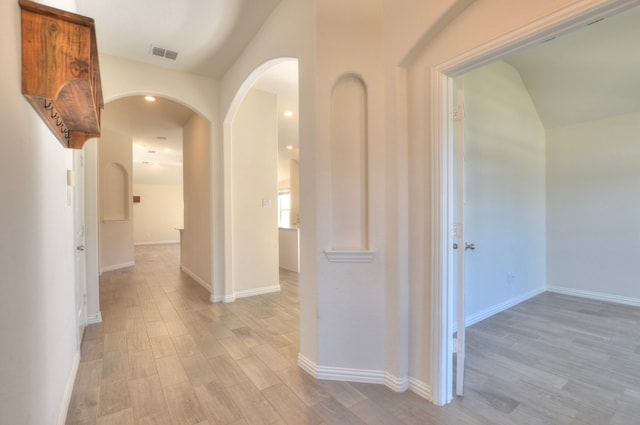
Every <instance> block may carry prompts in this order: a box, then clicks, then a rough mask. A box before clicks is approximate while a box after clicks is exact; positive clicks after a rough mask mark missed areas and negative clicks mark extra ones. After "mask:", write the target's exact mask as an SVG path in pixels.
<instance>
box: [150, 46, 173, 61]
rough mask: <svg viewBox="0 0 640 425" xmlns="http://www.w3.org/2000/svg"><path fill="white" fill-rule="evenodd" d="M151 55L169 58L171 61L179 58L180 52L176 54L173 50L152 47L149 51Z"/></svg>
mask: <svg viewBox="0 0 640 425" xmlns="http://www.w3.org/2000/svg"><path fill="white" fill-rule="evenodd" d="M149 53H150V54H152V55H154V56H160V57H161V58H167V59H171V60H176V58H177V57H178V52H174V51H173V50H167V49H164V48H162V47H158V46H154V45H151V49H149Z"/></svg>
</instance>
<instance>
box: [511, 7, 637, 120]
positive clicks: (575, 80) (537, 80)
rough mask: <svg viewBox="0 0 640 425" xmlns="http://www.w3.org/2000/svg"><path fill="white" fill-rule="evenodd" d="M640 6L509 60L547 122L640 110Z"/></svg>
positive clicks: (601, 116)
mask: <svg viewBox="0 0 640 425" xmlns="http://www.w3.org/2000/svg"><path fill="white" fill-rule="evenodd" d="M639 47H640V7H636V8H634V9H631V10H628V11H626V12H624V13H622V14H619V15H615V16H611V17H608V18H606V19H605V20H603V21H600V22H596V23H594V24H592V25H589V26H586V27H584V28H582V29H579V30H577V31H574V32H572V33H569V34H566V35H563V36H561V37H558V38H557V39H554V40H551V41H548V42H546V43H543V44H541V45H539V46H536V47H533V48H530V49H528V50H526V51H524V52H522V53H519V54H517V55H514V56H511V57H509V58H508V59H506V61H507V62H508V63H510V64H511V65H513V66H514V67H515V68H516V69H517V70H518V71H519V72H520V75H521V77H522V79H523V81H524V83H525V85H526V87H527V89H528V90H529V94H530V95H531V98H532V100H533V102H534V104H535V106H536V109H537V111H538V115H539V116H540V119H541V120H542V123H543V124H544V126H545V127H547V128H553V127H560V126H566V125H571V124H575V123H579V122H586V121H592V120H597V119H602V118H605V117H609V116H615V115H622V114H626V113H631V112H638V111H640V54H638V48H639Z"/></svg>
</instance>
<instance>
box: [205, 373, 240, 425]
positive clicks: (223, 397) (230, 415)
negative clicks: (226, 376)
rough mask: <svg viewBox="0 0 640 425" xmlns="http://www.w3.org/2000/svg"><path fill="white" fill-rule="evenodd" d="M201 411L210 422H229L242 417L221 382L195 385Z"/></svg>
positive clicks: (222, 423) (221, 424) (221, 423)
mask: <svg viewBox="0 0 640 425" xmlns="http://www.w3.org/2000/svg"><path fill="white" fill-rule="evenodd" d="M195 392H196V396H197V397H198V400H199V401H200V406H201V407H202V410H203V412H204V413H205V415H207V417H208V418H209V419H210V422H211V423H212V424H220V425H224V424H231V423H233V422H236V421H238V420H239V419H241V418H242V412H241V411H240V409H239V408H238V407H237V406H236V405H235V403H234V402H233V401H232V400H231V398H230V397H229V395H228V394H227V392H226V391H225V389H224V387H223V386H222V384H220V383H217V382H210V383H208V384H206V385H200V386H197V387H195Z"/></svg>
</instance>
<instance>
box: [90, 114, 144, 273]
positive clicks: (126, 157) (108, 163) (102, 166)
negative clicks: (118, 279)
mask: <svg viewBox="0 0 640 425" xmlns="http://www.w3.org/2000/svg"><path fill="white" fill-rule="evenodd" d="M104 115H105V117H104V119H105V121H106V120H107V118H108V117H107V116H106V114H104ZM132 161H133V160H132V148H131V137H127V136H124V135H122V134H120V133H117V132H116V131H113V130H111V129H109V128H105V127H104V126H103V128H102V136H101V137H100V139H99V140H98V191H99V194H100V195H99V197H98V199H99V202H98V220H99V223H100V225H99V229H100V230H99V232H100V238H99V239H100V270H101V271H109V270H117V269H120V268H123V267H130V266H133V265H134V264H135V253H134V249H133V221H132V218H133V210H132V205H133V198H132V196H133V194H132V191H133V189H132V188H133V183H132V179H131V170H132V164H133V162H132ZM109 169H113V170H118V172H119V173H120V174H118V172H115V175H114V174H111V172H110V171H109Z"/></svg>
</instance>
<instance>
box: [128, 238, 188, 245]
mask: <svg viewBox="0 0 640 425" xmlns="http://www.w3.org/2000/svg"><path fill="white" fill-rule="evenodd" d="M177 243H180V240H179V239H178V240H170V241H153V242H136V243H134V244H133V246H140V245H171V244H177Z"/></svg>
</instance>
